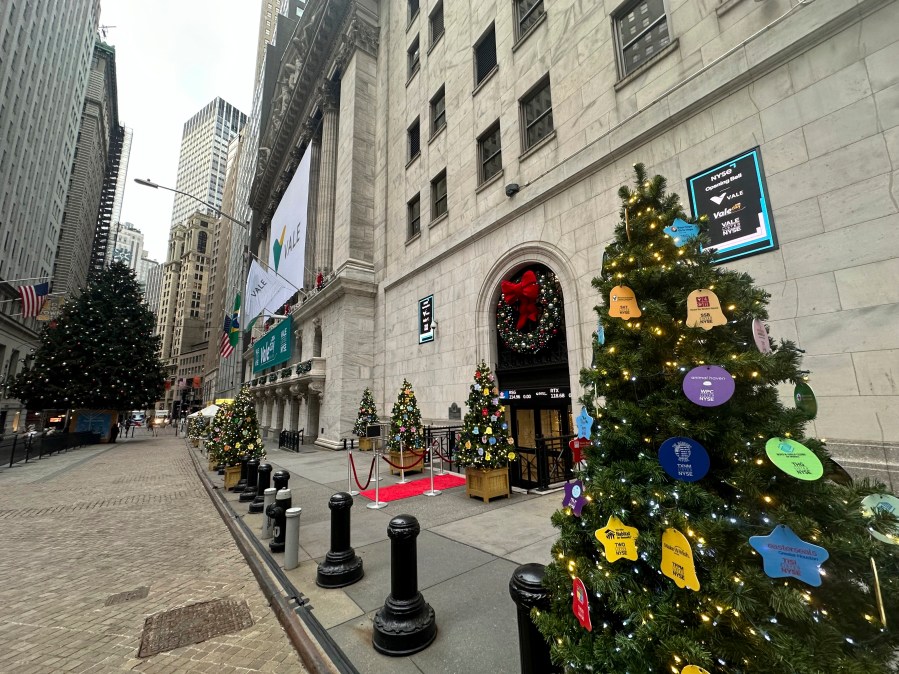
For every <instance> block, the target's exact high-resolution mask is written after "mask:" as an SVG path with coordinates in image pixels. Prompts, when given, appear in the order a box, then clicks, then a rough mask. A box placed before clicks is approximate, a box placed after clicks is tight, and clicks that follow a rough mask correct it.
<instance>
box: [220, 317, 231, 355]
mask: <svg viewBox="0 0 899 674" xmlns="http://www.w3.org/2000/svg"><path fill="white" fill-rule="evenodd" d="M219 353H220V354H221V356H222V358H228V357H229V356H230V355H231V354H232V353H234V347H233V346H231V317H230V316H228V315H227V314H225V326H224V327H223V328H222V339H221V341H220V342H219Z"/></svg>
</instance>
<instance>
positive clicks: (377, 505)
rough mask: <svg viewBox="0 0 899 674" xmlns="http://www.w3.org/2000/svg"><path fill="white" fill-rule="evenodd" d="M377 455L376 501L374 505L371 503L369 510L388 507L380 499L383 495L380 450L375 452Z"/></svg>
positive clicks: (368, 506)
mask: <svg viewBox="0 0 899 674" xmlns="http://www.w3.org/2000/svg"><path fill="white" fill-rule="evenodd" d="M374 455H375V500H374V502H373V503H369V504H368V505H367V506H365V507H366V508H368V509H369V510H380V509H381V508H385V507H386V506H387V504H386V503H384V502H383V501H382V500H381V499H380V493H381V461H380V459H381V453H380V452H379V451H378V450H375V451H374Z"/></svg>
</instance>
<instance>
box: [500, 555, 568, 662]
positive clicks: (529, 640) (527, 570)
mask: <svg viewBox="0 0 899 674" xmlns="http://www.w3.org/2000/svg"><path fill="white" fill-rule="evenodd" d="M545 572H546V567H545V566H543V564H522V565H521V566H519V567H518V568H517V569H515V571H514V572H513V573H512V579H511V580H510V581H509V594H510V595H512V601H514V602H515V606H516V607H517V610H518V652H519V654H520V656H521V674H558V672H561V671H562V669H561V668H560V667H557V666H555V665H553V664H552V661H551V660H550V658H549V644H548V643H547V642H546V641H545V640H544V638H543V635H542V634H540V631H539V630H538V629H537V626H536V625H534V622H533V621H532V620H531V609H532V608H534V607H535V606H536V607H537V608H538V609H540V610H541V611H546V610H548V609H549V590H547V589H546V588H545V587H543V574H544V573H545Z"/></svg>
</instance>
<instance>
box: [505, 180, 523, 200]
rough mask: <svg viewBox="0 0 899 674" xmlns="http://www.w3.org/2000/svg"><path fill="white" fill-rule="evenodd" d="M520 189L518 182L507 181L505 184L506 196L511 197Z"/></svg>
mask: <svg viewBox="0 0 899 674" xmlns="http://www.w3.org/2000/svg"><path fill="white" fill-rule="evenodd" d="M520 189H521V188H520V187H519V186H518V183H509V184H508V185H506V196H507V197H511V196H512V195H513V194H517V193H518V190H520Z"/></svg>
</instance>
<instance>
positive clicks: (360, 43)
mask: <svg viewBox="0 0 899 674" xmlns="http://www.w3.org/2000/svg"><path fill="white" fill-rule="evenodd" d="M897 23H899V2H896V0H813V1H808V0H806V1H805V2H802V3H797V2H796V1H795V0H765V1H763V2H754V1H752V0H723V1H721V2H718V1H717V0H666V1H665V2H663V3H652V2H646V1H645V0H636V1H630V2H623V3H622V2H621V0H605V2H598V3H581V2H574V0H563V1H560V2H553V3H548V2H542V1H540V0H496V1H488V2H482V3H477V4H475V5H465V6H462V5H455V4H452V3H447V2H440V1H439V0H428V1H422V2H417V1H415V0H410V1H408V2H399V1H397V2H391V3H387V2H380V3H379V2H376V1H375V0H357V1H355V2H337V1H331V0H324V1H316V0H312V1H311V2H309V3H308V5H307V7H306V11H305V13H304V15H303V17H302V19H301V21H300V24H299V26H298V28H297V31H296V33H295V35H294V38H293V40H292V42H291V44H290V45H289V46H288V48H287V51H286V53H285V57H284V60H283V63H284V64H285V65H283V66H282V71H281V75H280V79H279V82H278V85H277V87H276V88H275V91H274V94H273V102H272V105H271V109H270V118H269V119H268V124H267V125H266V127H265V133H264V135H263V136H262V137H261V138H260V141H259V144H260V148H261V149H260V154H259V161H258V167H257V174H256V177H255V180H254V183H253V188H252V192H251V205H252V206H253V207H254V208H255V209H256V210H257V211H258V213H259V216H260V217H259V219H258V220H257V222H256V225H257V227H256V232H255V233H256V236H257V240H258V241H259V245H258V254H259V255H260V256H262V257H267V251H268V244H269V242H267V241H266V240H265V237H266V235H267V232H268V222H269V220H270V218H271V216H272V214H273V213H274V210H275V208H276V207H277V205H278V203H279V200H280V198H281V195H282V194H283V193H284V190H285V189H286V187H287V185H288V184H289V181H290V179H291V177H292V175H293V172H294V170H295V168H296V166H297V165H298V163H299V160H300V158H301V157H302V156H303V154H304V153H305V152H311V153H312V154H311V157H312V177H311V183H312V184H311V187H310V212H309V216H308V219H309V228H308V235H307V251H311V253H310V257H309V259H308V260H307V268H308V269H311V270H313V271H315V270H323V271H324V272H325V273H326V275H329V276H330V277H331V280H330V282H329V283H327V284H326V285H325V286H324V287H323V288H321V289H320V290H313V291H312V292H309V293H305V294H304V296H305V301H302V302H301V303H300V304H299V305H298V306H296V307H294V309H293V311H292V320H293V323H294V326H295V330H296V336H297V337H298V339H296V340H295V347H294V348H295V352H294V354H293V361H292V363H291V365H292V368H293V369H292V370H291V371H289V372H288V373H287V374H283V373H282V371H281V370H278V372H267V373H262V375H261V376H260V374H259V373H253V372H252V371H251V370H250V367H249V366H247V368H246V370H245V377H246V379H247V380H248V381H251V383H254V386H253V388H254V390H255V391H257V394H258V396H259V397H258V399H259V401H260V405H259V409H260V412H261V414H262V423H263V425H264V426H265V427H267V428H268V429H270V431H269V432H270V433H275V432H277V431H280V430H281V429H283V428H290V429H298V428H304V429H305V430H306V434H307V436H312V437H316V438H317V442H318V444H320V445H322V446H327V447H335V446H337V445H338V443H339V440H340V438H342V437H347V436H348V435H349V434H350V429H351V427H352V423H353V420H354V418H355V413H356V410H357V406H358V401H359V398H360V397H361V392H362V389H363V388H364V387H365V386H371V387H372V389H373V391H374V393H375V397H376V400H377V403H378V408H379V409H380V410H381V412H382V415H386V414H388V413H389V410H390V406H391V404H392V402H393V401H394V400H395V399H396V394H397V392H398V390H399V387H400V384H401V382H402V380H403V378H404V377H405V378H407V379H409V381H410V382H412V384H413V386H414V388H415V391H416V394H417V397H418V401H419V404H420V406H421V408H422V413H423V416H424V417H425V418H426V419H428V420H430V421H431V422H433V423H444V424H445V423H447V421H448V418H447V417H448V415H447V409H448V408H449V407H450V405H451V404H453V403H458V404H462V403H464V400H465V398H466V392H467V389H468V384H469V381H470V379H471V372H472V368H473V366H474V364H475V363H476V362H477V361H478V360H480V359H481V358H483V359H485V360H486V361H487V362H488V363H490V364H491V365H494V366H495V367H496V368H497V371H498V378H499V382H500V388H502V389H511V388H520V389H522V390H533V391H534V392H535V394H536V393H537V392H539V391H541V390H542V391H544V392H545V391H546V390H548V389H554V390H556V391H557V392H561V393H560V394H559V395H560V397H561V399H563V400H565V402H564V404H563V403H558V402H556V403H552V404H549V403H547V404H543V403H541V404H537V403H534V404H532V405H531V408H532V410H531V417H530V419H531V420H530V422H528V420H527V419H526V418H525V417H524V416H522V417H521V419H520V423H519V422H518V421H516V424H517V425H518V426H520V430H521V431H522V432H523V433H525V434H527V433H534V432H541V430H542V432H543V434H546V433H547V432H548V431H549V432H560V431H563V430H565V429H567V428H568V427H569V423H570V422H569V420H568V419H567V418H566V417H567V415H568V412H569V410H568V409H567V406H568V405H570V404H571V401H576V400H577V398H578V396H579V394H580V384H579V372H580V370H581V369H582V368H585V367H588V366H589V364H590V359H591V343H592V333H593V332H594V330H595V325H596V313H595V311H594V310H593V307H594V306H596V305H598V304H602V302H603V299H602V298H600V297H598V296H597V295H596V292H595V291H594V289H593V288H592V286H591V279H592V278H594V277H595V276H597V275H598V273H599V270H600V264H601V260H602V255H603V250H604V248H605V246H606V245H607V243H608V242H609V241H610V239H611V238H612V235H613V229H614V226H615V224H616V223H617V221H618V207H619V200H618V197H617V194H616V192H617V190H618V188H619V186H620V185H622V184H623V183H626V182H629V181H630V179H631V171H632V169H631V167H632V165H633V164H634V163H635V162H643V163H645V164H646V165H647V167H648V170H649V171H650V172H651V173H659V174H662V175H664V176H666V177H667V179H668V184H669V188H670V189H671V190H672V191H674V192H677V193H679V194H680V195H681V196H682V198H684V200H685V202H686V191H687V190H686V179H687V178H688V177H690V176H692V175H694V174H696V173H698V172H700V171H703V170H704V169H706V168H708V167H711V166H714V165H716V164H717V163H719V162H723V161H725V160H727V159H728V158H731V157H735V156H737V155H739V154H740V153H743V152H745V151H746V150H749V149H751V148H755V147H758V148H759V152H760V155H761V157H762V158H763V166H764V178H765V180H766V182H767V187H768V196H769V199H770V206H771V209H772V212H773V222H774V228H775V230H776V235H777V239H778V242H779V245H778V247H777V248H775V249H773V250H770V251H768V252H765V253H761V254H757V255H754V256H751V257H746V258H744V259H740V260H736V261H734V262H730V263H728V264H729V265H730V266H731V267H733V268H735V269H739V270H743V271H746V272H748V273H749V274H750V275H751V276H753V277H754V279H755V281H756V283H757V284H759V285H761V286H762V287H764V288H765V289H766V290H768V291H769V292H770V293H771V296H772V299H771V305H770V318H771V320H770V321H769V327H770V332H771V334H772V336H773V337H774V338H775V339H791V340H793V341H795V342H796V343H797V344H798V345H799V347H800V348H802V349H804V351H805V361H804V362H805V365H806V366H807V368H808V369H809V370H810V371H811V379H810V383H811V385H812V387H813V388H814V390H815V392H816V394H817V396H818V403H819V413H818V416H817V419H816V420H815V421H814V422H812V423H811V424H810V427H809V433H811V434H815V435H817V436H819V437H825V438H827V439H828V440H829V441H830V442H831V443H832V446H833V447H834V448H835V451H836V454H837V455H838V456H840V457H842V458H844V459H845V460H846V461H847V462H848V463H849V464H850V465H856V466H861V465H862V464H864V463H865V462H868V463H869V464H870V465H868V466H867V467H868V468H871V469H876V470H880V469H881V468H882V467H883V464H884V463H887V464H890V463H893V462H895V458H893V456H894V455H893V454H891V452H892V451H893V450H892V447H894V446H895V443H896V442H897V441H899V415H897V414H896V410H897V409H899V384H897V383H896V381H897V376H896V375H897V374H899V304H897V302H899V295H897V293H896V290H895V288H896V284H895V281H894V279H895V277H896V274H897V271H899V239H897V237H895V236H893V234H892V229H893V227H895V226H896V225H897V224H899V207H897V204H899V192H897V188H896V187H895V185H896V184H899V183H896V181H895V177H896V171H897V169H899V79H897V70H896V68H895V63H897V62H899V39H897V36H896V34H895V31H894V30H893V29H892V27H894V26H896V25H897ZM290 66H293V67H290ZM687 210H688V211H689V206H688V207H687ZM533 266H537V268H539V269H547V270H549V271H551V272H553V273H554V274H555V275H556V277H557V278H558V280H559V283H560V285H561V288H562V293H563V297H564V330H562V331H561V332H562V334H561V335H560V337H559V338H558V342H559V343H558V344H557V345H556V347H555V349H554V350H553V353H552V354H550V355H549V356H548V358H547V359H546V361H545V362H540V361H539V360H534V361H532V362H527V361H523V360H522V359H517V360H516V359H515V358H512V357H510V356H509V354H505V353H503V348H502V347H501V345H499V342H498V340H497V332H496V318H495V306H496V302H497V301H498V299H499V297H500V283H501V282H502V281H503V280H508V279H510V278H512V277H514V276H515V275H516V274H517V273H520V272H521V270H522V269H524V268H527V267H533ZM307 278H308V277H307ZM309 287H310V286H307V289H308V288H309ZM431 296H433V300H432V301H433V304H432V308H433V317H434V319H436V322H437V328H436V330H435V332H434V340H433V341H430V342H425V343H420V340H419V332H420V330H419V301H420V300H422V299H425V298H428V297H431ZM315 343H317V344H318V345H319V346H318V349H320V351H319V353H316V352H315V351H316V347H315V346H314V344H315ZM297 364H305V365H303V369H304V370H306V368H307V367H308V365H309V364H312V365H314V368H315V371H316V372H317V373H318V375H317V377H315V378H313V377H312V376H311V372H312V370H311V369H310V370H306V371H304V372H299V373H298V372H297V369H296V368H297V367H298V365H297ZM284 369H285V370H287V369H289V368H284ZM569 396H570V397H569ZM288 401H289V402H288ZM788 402H789V401H788ZM575 404H576V403H575ZM541 405H542V407H541ZM512 407H513V410H512V412H513V414H515V413H517V409H516V405H512ZM517 408H519V409H522V410H524V408H523V407H522V405H518V406H517ZM287 410H289V411H290V414H287ZM544 410H550V413H546V414H545V413H544ZM553 410H555V411H553ZM538 419H539V421H537V420H538ZM528 423H530V426H528ZM884 475H886V473H881V476H884ZM887 477H889V476H888V475H887Z"/></svg>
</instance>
